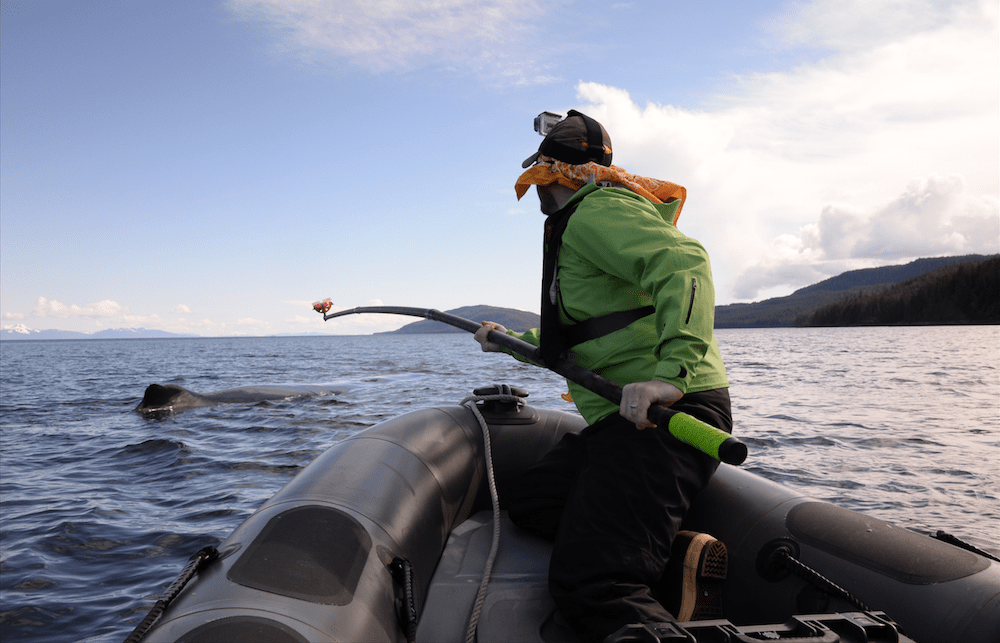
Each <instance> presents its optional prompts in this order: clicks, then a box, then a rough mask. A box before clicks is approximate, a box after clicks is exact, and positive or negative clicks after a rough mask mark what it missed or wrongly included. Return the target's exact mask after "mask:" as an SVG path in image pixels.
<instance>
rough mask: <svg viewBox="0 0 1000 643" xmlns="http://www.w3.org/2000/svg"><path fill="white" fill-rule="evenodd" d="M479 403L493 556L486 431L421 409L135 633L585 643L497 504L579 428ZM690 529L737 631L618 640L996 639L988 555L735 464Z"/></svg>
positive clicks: (195, 564) (245, 528)
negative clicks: (718, 562) (714, 552)
mask: <svg viewBox="0 0 1000 643" xmlns="http://www.w3.org/2000/svg"><path fill="white" fill-rule="evenodd" d="M477 393H480V391H477ZM477 408H478V409H479V410H480V411H481V415H482V417H483V418H484V419H485V421H486V423H487V425H488V430H489V433H488V435H489V445H490V447H491V448H490V449H489V450H490V451H491V452H492V453H491V455H492V463H493V471H494V474H495V481H496V488H497V490H498V495H499V498H500V507H499V508H500V512H499V514H498V515H499V522H498V524H499V531H498V532H497V533H498V543H499V545H498V549H497V550H495V551H494V550H493V549H492V546H493V542H494V529H495V527H494V515H495V513H494V510H493V508H492V503H491V493H490V491H489V485H488V478H489V471H488V467H487V457H486V453H485V452H486V451H487V448H486V447H485V446H484V445H485V444H486V440H485V439H484V435H483V431H482V428H481V424H480V422H479V419H478V418H477V416H476V414H475V413H474V412H473V411H472V410H471V409H470V408H469V406H457V405H456V406H453V407H442V408H428V409H424V410H419V411H415V412H413V413H409V414H407V415H403V416H401V417H398V418H395V419H391V420H388V421H386V422H383V423H381V424H378V425H376V426H373V427H371V428H370V429H368V430H366V431H363V432H361V433H359V434H357V435H355V436H352V437H350V438H347V439H345V440H344V441H342V442H340V443H338V444H336V445H334V446H332V447H331V448H330V449H328V450H327V451H325V452H324V453H323V454H321V455H320V456H319V457H317V458H316V460H315V461H313V462H312V463H311V464H310V465H309V466H308V467H306V468H305V469H304V470H303V471H302V472H300V473H299V475H298V476H296V477H295V478H294V479H293V480H292V481H291V482H289V483H288V484H287V485H286V486H285V487H284V488H283V489H282V490H281V491H279V492H278V493H277V494H276V495H275V496H274V497H273V498H271V499H270V500H269V501H267V502H266V503H265V504H264V505H263V506H262V507H261V508H260V509H259V510H258V511H257V512H256V513H254V514H253V515H252V516H251V517H250V518H248V519H247V520H246V522H244V523H243V524H242V525H240V526H239V527H238V528H237V529H236V530H235V531H234V532H233V533H232V535H230V536H229V538H227V539H226V540H225V541H224V542H223V543H222V544H220V545H219V546H218V548H217V550H212V551H209V552H207V553H204V554H202V555H201V556H200V557H199V558H196V559H195V558H193V559H192V563H191V564H190V565H189V570H188V573H187V574H186V576H185V578H184V579H178V582H175V584H174V585H173V586H171V589H170V590H168V592H167V595H165V598H164V600H163V601H162V602H161V603H158V606H157V609H156V611H155V613H151V615H150V616H149V617H147V621H145V622H144V623H145V625H146V627H143V626H140V628H142V630H143V632H144V634H143V633H142V632H140V628H136V629H137V632H136V633H134V634H133V638H131V639H130V640H135V641H138V640H142V641H148V642H150V643H152V642H157V643H160V642H166V641H178V642H183V643H201V642H207V641H274V642H286V641H287V642H304V641H308V642H310V643H318V642H320V641H337V642H357V641H380V642H393V643H395V642H402V641H407V640H416V641H418V642H421V643H423V642H426V643H444V642H450V641H464V640H467V631H469V630H470V621H472V625H471V631H472V632H474V634H475V637H476V640H478V641H479V642H480V643H489V642H504V643H514V642H548V643H572V642H573V641H575V640H576V639H575V637H574V636H573V634H572V633H571V630H570V629H569V627H568V626H567V624H566V623H565V622H564V621H563V620H562V618H561V615H560V614H559V613H558V612H557V611H556V609H555V605H554V604H553V603H552V600H551V598H550V596H549V593H548V589H547V581H546V577H547V570H548V557H549V551H550V546H549V544H548V543H547V542H544V541H541V540H539V539H537V538H534V537H532V536H531V535H529V534H527V533H525V532H523V531H521V530H519V529H518V528H517V527H515V526H513V525H512V524H511V523H510V522H509V521H508V520H507V518H506V513H505V512H503V511H502V508H503V498H504V490H505V488H507V487H508V486H509V485H510V484H511V481H512V480H513V479H515V478H516V477H517V476H518V474H519V473H520V472H521V471H523V470H524V469H525V468H527V467H528V466H529V465H530V464H532V463H533V462H534V461H535V460H536V459H537V458H539V457H540V456H541V455H542V454H544V453H545V452H546V451H547V450H548V449H549V448H550V447H551V446H552V445H554V444H555V443H556V441H558V440H559V438H560V437H561V436H562V435H563V434H564V433H565V432H567V431H580V430H581V429H582V428H583V427H584V422H583V420H582V419H581V418H580V417H579V416H577V415H574V414H569V413H564V412H560V411H552V410H544V409H536V408H532V407H531V406H528V405H525V404H517V403H513V402H505V401H486V402H479V403H478V407H477ZM684 528H685V529H690V530H695V531H702V532H708V533H710V534H712V535H714V536H715V537H717V538H719V539H720V540H722V541H723V542H724V543H725V544H726V546H727V547H728V550H729V572H728V577H727V580H726V581H725V584H724V587H723V607H724V614H725V619H722V620H714V621H698V622H692V623H682V624H680V625H679V626H671V627H664V628H660V629H656V628H653V627H644V628H636V629H635V630H634V631H630V632H626V633H624V634H623V636H622V637H621V639H620V640H621V641H653V642H656V641H675V640H676V641H694V642H696V641H712V642H725V641H761V640H787V641H797V642H801V643H820V642H822V643H835V642H837V641H909V640H914V641H918V642H920V643H945V642H954V643H989V642H992V643H996V642H997V641H1000V567H998V563H997V562H994V561H992V560H990V558H989V557H988V556H986V555H981V554H982V553H983V552H980V553H975V552H973V551H969V550H967V549H964V548H962V547H959V546H956V545H953V544H950V543H947V542H943V541H942V540H939V539H936V538H933V537H930V536H926V535H922V534H918V533H915V532H913V531H909V530H907V529H904V528H901V527H897V526H895V525H892V524H890V523H887V522H883V521H881V520H879V519H877V518H873V517H870V516H866V515H863V514H860V513H857V512H854V511H850V510H847V509H844V508H841V507H838V506H835V505H832V504H829V503H825V502H818V501H816V500H813V499H810V498H808V497H805V496H803V495H801V494H799V493H796V492H795V491H793V490H791V489H788V488H786V487H783V486H781V485H779V484H776V483H773V482H770V481H768V480H765V479H763V478H761V477H759V476H757V475H754V474H752V473H749V472H747V471H744V470H741V469H738V468H736V467H732V466H729V465H725V464H723V465H721V466H720V468H719V471H718V473H717V474H716V476H715V477H714V479H713V481H712V483H711V485H710V486H709V488H708V489H707V490H706V491H705V492H703V493H702V494H701V495H700V496H699V497H698V499H697V501H696V503H695V505H694V506H693V507H692V509H691V511H690V513H689V516H688V518H687V520H686V522H685V525H684ZM491 553H495V556H491ZM488 559H490V560H488ZM488 563H490V564H488ZM484 574H486V575H487V577H488V583H486V584H485V585H483V588H484V589H483V591H482V592H481V591H480V586H481V584H482V579H483V578H484ZM187 577H190V580H189V582H187V583H186V585H185V584H184V583H183V581H184V580H187ZM477 596H478V597H479V599H480V602H479V606H478V607H477ZM869 606H870V607H869ZM161 612H162V613H161ZM150 623H152V627H151V628H150V627H149V624H150Z"/></svg>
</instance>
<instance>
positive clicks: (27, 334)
mask: <svg viewBox="0 0 1000 643" xmlns="http://www.w3.org/2000/svg"><path fill="white" fill-rule="evenodd" d="M158 337H198V335H181V334H178V333H168V332H167V331H165V330H149V329H146V328H109V329H107V330H101V331H98V332H96V333H78V332H76V331H72V330H34V329H32V328H28V327H27V326H25V325H24V324H18V325H16V326H5V327H4V328H3V330H0V340H5V341H6V340H18V339H138V338H142V339H149V338H158Z"/></svg>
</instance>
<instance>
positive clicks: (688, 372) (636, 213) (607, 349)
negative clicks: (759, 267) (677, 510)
mask: <svg viewBox="0 0 1000 643" xmlns="http://www.w3.org/2000/svg"><path fill="white" fill-rule="evenodd" d="M574 203H578V205H577V208H576V211H575V212H574V213H573V215H572V216H571V217H570V220H569V224H568V225H567V227H566V231H565V232H564V233H563V237H562V239H563V241H562V248H561V249H560V251H559V261H558V280H559V292H560V295H561V300H562V305H561V306H560V309H561V310H560V321H561V322H562V323H564V324H572V323H575V322H580V321H583V320H586V319H589V318H591V317H596V316H599V315H604V314H607V313H611V312H615V311H620V310H632V309H635V308H642V307H644V306H649V305H652V306H653V307H654V308H655V310H656V312H655V313H653V314H651V315H648V316H646V317H643V318H642V319H639V320H638V321H635V322H633V323H632V324H630V325H629V326H627V327H625V328H623V329H621V330H618V331H615V332H613V333H611V334H608V335H605V336H603V337H599V338H597V339H592V340H590V341H586V342H584V343H582V344H578V345H576V346H575V347H573V348H571V349H570V351H569V355H568V357H569V359H570V361H572V362H574V363H575V364H578V365H579V366H582V367H583V368H586V369H588V370H591V371H594V372H595V373H598V374H600V375H602V376H603V377H605V378H607V379H609V380H611V381H612V382H614V383H615V384H618V385H619V386H624V385H625V384H629V383H631V382H642V381H646V380H652V379H657V380H663V381H664V382H669V383H671V384H673V385H674V386H676V387H678V388H679V389H681V390H682V391H684V392H685V393H691V392H695V391H707V390H710V389H716V388H725V387H727V386H729V383H728V382H727V380H726V367H725V365H724V364H723V362H722V357H721V356H720V355H719V347H718V345H717V344H716V342H715V336H714V333H713V328H714V325H715V289H714V287H713V285H712V270H711V266H710V265H709V260H708V253H706V252H705V249H704V248H703V247H702V245H701V244H700V243H698V242H697V241H695V240H694V239H690V238H688V237H686V236H684V235H683V234H681V233H680V232H679V231H678V230H677V228H675V227H674V226H673V225H672V224H671V223H670V222H671V221H673V220H674V215H675V213H676V211H677V208H678V207H679V205H680V202H679V201H674V202H673V203H665V204H654V203H652V202H651V201H649V200H648V199H646V198H644V197H642V196H639V195H638V194H635V193H634V192H631V191H629V190H626V189H620V188H599V187H598V186H597V185H596V184H595V183H588V184H587V185H585V186H584V187H583V188H581V189H580V190H579V191H577V193H576V194H575V195H574V196H573V198H572V199H570V201H569V203H568V204H567V206H569V205H572V204H574ZM567 314H568V315H569V316H568V317H567ZM510 334H512V335H515V336H517V337H520V338H521V339H523V340H525V341H526V342H529V343H531V344H534V345H535V346H538V343H539V331H538V329H532V330H529V331H527V332H526V333H524V334H519V333H515V332H511V333H510ZM569 389H570V393H571V394H572V396H573V401H574V402H575V403H576V406H577V408H578V409H579V411H580V413H581V414H582V415H583V417H584V418H585V419H586V420H587V421H588V422H590V423H594V422H596V421H597V420H600V419H601V418H604V417H606V416H608V415H610V414H611V413H614V412H617V411H618V407H617V406H616V405H615V404H613V403H611V402H609V401H607V400H605V399H604V398H602V397H600V396H599V395H597V394H596V393H591V392H590V391H587V390H586V389H584V388H582V387H580V386H578V385H576V384H574V383H572V382H570V383H569Z"/></svg>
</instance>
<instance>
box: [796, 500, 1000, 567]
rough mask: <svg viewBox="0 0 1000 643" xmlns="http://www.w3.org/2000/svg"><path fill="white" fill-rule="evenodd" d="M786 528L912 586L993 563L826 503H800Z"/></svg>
mask: <svg viewBox="0 0 1000 643" xmlns="http://www.w3.org/2000/svg"><path fill="white" fill-rule="evenodd" d="M785 526H786V527H788V531H789V533H791V534H792V536H794V537H795V538H797V539H799V540H800V541H801V542H803V543H806V544H808V545H812V546H813V547H816V548H817V549H821V550H823V551H825V552H828V553H830V554H834V555H835V556H839V557H840V558H843V559H844V560H848V561H851V562H853V563H856V564H858V565H861V566H863V567H866V568H868V569H871V570H874V571H877V572H880V573H882V574H885V575H886V576H889V577H890V578H895V579H896V580H898V581H902V582H904V583H910V584H913V585H928V584H931V583H943V582H945V581H950V580H955V579H958V578H964V577H965V576H971V575H972V574H975V573H976V572H980V571H982V570H984V569H986V568H987V567H989V561H988V560H986V559H985V558H981V557H979V556H976V555H974V554H972V553H969V552H967V551H964V550H962V549H959V548H957V547H954V546H952V545H949V544H947V543H944V542H941V541H940V540H935V539H934V538H931V537H930V536H923V535H921V534H918V533H916V532H913V531H910V530H908V529H904V528H903V527H899V526H896V525H893V524H892V523H888V522H885V521H883V520H879V519H878V518H872V517H871V516H866V515H864V514H861V513H857V512H854V511H850V510H849V509H844V508H842V507H838V506H836V505H831V504H827V503H825V502H804V503H802V504H800V505H796V506H795V507H793V508H792V509H791V511H789V512H788V515H787V516H786V517H785Z"/></svg>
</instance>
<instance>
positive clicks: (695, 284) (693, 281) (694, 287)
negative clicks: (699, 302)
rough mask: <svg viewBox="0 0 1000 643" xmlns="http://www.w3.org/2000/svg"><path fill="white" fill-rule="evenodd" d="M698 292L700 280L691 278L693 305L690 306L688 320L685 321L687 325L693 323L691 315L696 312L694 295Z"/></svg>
mask: <svg viewBox="0 0 1000 643" xmlns="http://www.w3.org/2000/svg"><path fill="white" fill-rule="evenodd" d="M696 290H698V278H697V277H691V303H690V304H689V305H688V314H687V318H686V319H685V320H684V323H685V324H687V323H688V322H690V321H691V313H693V312H694V293H695V291H696Z"/></svg>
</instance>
